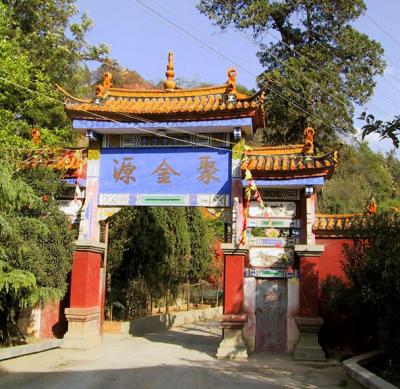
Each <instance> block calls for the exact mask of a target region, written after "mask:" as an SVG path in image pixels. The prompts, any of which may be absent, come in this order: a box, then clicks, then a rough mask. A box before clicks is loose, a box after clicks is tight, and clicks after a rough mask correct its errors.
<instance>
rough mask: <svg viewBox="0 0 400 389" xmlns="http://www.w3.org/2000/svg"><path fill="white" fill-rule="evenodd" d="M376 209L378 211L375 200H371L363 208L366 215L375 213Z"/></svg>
mask: <svg viewBox="0 0 400 389" xmlns="http://www.w3.org/2000/svg"><path fill="white" fill-rule="evenodd" d="M377 209H378V205H377V203H376V200H375V199H371V201H370V202H369V203H368V204H367V206H366V207H365V210H366V212H367V214H369V215H372V214H374V213H376V211H377Z"/></svg>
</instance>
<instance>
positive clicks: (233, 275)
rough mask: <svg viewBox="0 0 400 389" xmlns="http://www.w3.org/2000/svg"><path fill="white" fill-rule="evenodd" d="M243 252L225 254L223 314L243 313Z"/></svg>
mask: <svg viewBox="0 0 400 389" xmlns="http://www.w3.org/2000/svg"><path fill="white" fill-rule="evenodd" d="M244 257H245V256H244V254H240V255H234V254H226V255H225V266H224V315H235V314H236V315H238V314H241V313H243V302H244V295H243V274H244Z"/></svg>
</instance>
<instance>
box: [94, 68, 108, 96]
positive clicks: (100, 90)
mask: <svg viewBox="0 0 400 389" xmlns="http://www.w3.org/2000/svg"><path fill="white" fill-rule="evenodd" d="M111 81H112V74H111V73H110V72H105V73H104V74H103V81H102V83H101V84H99V85H97V86H96V97H104V95H105V93H106V92H107V91H108V90H109V89H110V88H111V87H112V83H111Z"/></svg>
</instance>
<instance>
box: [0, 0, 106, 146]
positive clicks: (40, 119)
mask: <svg viewBox="0 0 400 389" xmlns="http://www.w3.org/2000/svg"><path fill="white" fill-rule="evenodd" d="M74 3H75V0H57V1H56V0H46V1H41V0H40V1H39V0H33V1H22V2H21V1H6V0H3V1H1V2H0V128H1V131H0V146H2V147H4V146H6V147H11V146H12V147H27V148H32V147H34V145H32V143H31V130H32V128H33V127H38V128H40V132H41V135H42V143H43V144H44V145H46V146H52V145H63V146H65V145H68V144H73V143H74V142H75V139H74V135H73V133H72V131H71V130H70V124H69V120H68V119H67V117H66V115H65V112H64V107H63V104H62V100H61V96H59V94H58V93H57V92H56V90H55V88H54V84H55V83H59V84H62V85H64V86H65V87H67V88H68V89H69V90H71V91H73V92H81V91H82V92H84V91H85V90H86V89H87V84H88V82H89V72H88V70H87V68H86V67H85V66H84V65H82V62H81V61H82V60H83V59H93V60H102V56H103V55H104V54H105V53H106V52H107V48H106V47H105V46H104V45H100V46H99V47H97V46H90V45H88V44H87V43H86V41H85V34H86V33H87V32H88V31H89V29H90V27H91V21H90V19H89V18H88V17H87V15H83V16H82V20H81V23H79V24H78V23H71V17H73V16H75V15H76V14H77V10H76V8H75V6H74ZM68 29H69V30H70V33H68V32H67V30H68ZM82 88H83V89H82Z"/></svg>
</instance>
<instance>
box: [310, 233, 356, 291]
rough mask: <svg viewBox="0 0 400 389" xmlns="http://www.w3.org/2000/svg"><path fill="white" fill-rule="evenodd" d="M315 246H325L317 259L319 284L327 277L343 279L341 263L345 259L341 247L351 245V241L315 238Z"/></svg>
mask: <svg viewBox="0 0 400 389" xmlns="http://www.w3.org/2000/svg"><path fill="white" fill-rule="evenodd" d="M315 243H316V244H317V245H323V246H325V251H324V252H323V254H322V255H321V257H320V258H319V283H320V285H321V282H322V281H323V280H325V279H326V278H327V277H328V276H330V275H331V276H337V277H340V278H344V273H343V270H342V261H343V260H344V259H345V257H344V254H343V247H344V245H345V244H348V245H350V246H351V245H352V244H353V241H352V240H351V239H344V238H335V237H329V238H328V237H324V238H322V237H318V236H317V237H316V242H315Z"/></svg>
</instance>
